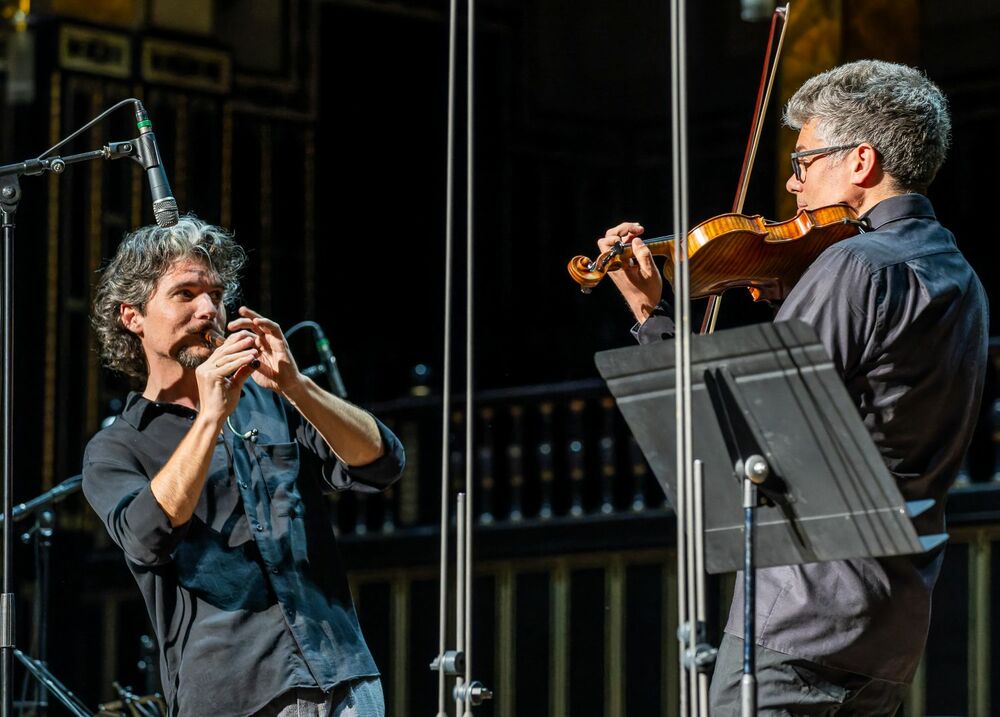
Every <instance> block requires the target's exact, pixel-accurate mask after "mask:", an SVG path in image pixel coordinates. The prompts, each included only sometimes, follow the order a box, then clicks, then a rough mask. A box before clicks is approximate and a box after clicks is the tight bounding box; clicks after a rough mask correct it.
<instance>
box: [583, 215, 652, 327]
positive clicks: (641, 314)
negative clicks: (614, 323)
mask: <svg viewBox="0 0 1000 717" xmlns="http://www.w3.org/2000/svg"><path fill="white" fill-rule="evenodd" d="M644 231H645V229H643V227H642V225H641V224H639V223H637V222H622V223H621V224H619V225H618V226H616V227H611V228H610V229H608V230H607V231H606V232H605V233H604V237H603V238H601V239H598V240H597V247H598V248H599V249H600V250H601V253H604V252H606V251H608V250H610V249H611V248H612V247H613V246H614V245H615V242H618V241H620V242H622V243H623V244H631V245H632V254H633V257H634V259H633V260H632V261H624V262H622V268H621V270H620V271H611V272H608V276H609V277H611V280H612V281H613V282H614V283H615V286H617V287H618V290H619V291H620V292H621V293H622V296H623V297H624V299H625V303H627V304H628V307H629V309H630V310H631V311H632V314H633V315H634V316H635V319H636V321H638V322H639V323H640V324H641V323H642V322H644V321H645V320H646V319H648V318H649V316H650V314H652V313H653V309H654V308H656V305H657V304H659V303H660V297H661V296H662V295H663V277H662V276H661V274H660V270H659V269H658V268H657V266H656V263H655V262H654V261H653V254H652V252H650V251H649V247H647V246H646V245H645V244H644V243H643V241H642V239H640V237H641V236H642V233H643V232H644Z"/></svg>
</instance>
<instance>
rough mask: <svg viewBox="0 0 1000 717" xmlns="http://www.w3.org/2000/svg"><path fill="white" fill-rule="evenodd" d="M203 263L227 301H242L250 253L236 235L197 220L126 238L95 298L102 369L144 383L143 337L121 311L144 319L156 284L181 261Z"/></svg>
mask: <svg viewBox="0 0 1000 717" xmlns="http://www.w3.org/2000/svg"><path fill="white" fill-rule="evenodd" d="M185 259H195V260H198V261H203V262H205V264H206V265H207V266H208V267H209V268H210V269H211V270H212V271H213V272H215V274H216V275H217V276H218V277H219V282H220V283H221V284H222V286H223V294H224V301H225V302H226V303H227V304H230V303H232V302H234V301H236V300H237V299H238V297H239V290H240V284H239V273H240V270H241V269H242V268H243V265H244V264H245V263H246V252H245V251H243V248H242V247H240V245H239V244H237V243H236V242H235V241H234V240H233V235H232V234H230V233H229V232H228V231H226V230H225V229H222V228H221V227H217V226H213V225H211V224H208V223H207V222H204V221H202V220H201V219H198V218H197V217H195V216H194V215H190V214H189V215H186V216H183V217H181V218H180V221H178V222H177V224H176V225H174V226H172V227H166V228H161V227H158V226H155V225H150V226H146V227H142V228H140V229H137V230H135V231H134V232H132V233H131V234H126V235H125V238H124V239H123V240H122V243H121V245H120V246H119V247H118V251H117V252H115V256H114V258H113V259H111V261H110V262H108V264H107V265H106V266H105V267H104V269H103V271H102V274H101V278H100V281H98V283H97V290H96V292H95V294H94V306H93V314H92V316H91V323H92V324H93V326H94V330H95V331H96V332H97V340H98V342H99V343H100V347H101V357H102V358H103V359H104V364H105V365H106V366H107V367H108V368H110V369H112V370H115V371H120V372H122V373H124V374H127V375H129V376H132V377H133V378H137V379H139V380H140V381H145V380H146V377H147V372H148V368H147V366H146V356H145V354H144V353H143V350H142V342H141V341H140V340H139V337H138V336H136V335H135V334H133V333H132V332H131V331H129V330H128V329H127V328H125V326H124V325H123V324H122V321H121V313H120V311H121V306H122V304H127V305H129V306H134V307H135V308H136V310H138V311H139V313H141V314H145V312H146V302H148V301H149V299H150V298H152V296H153V292H154V291H155V290H156V284H157V282H158V281H159V280H160V277H162V276H163V275H164V274H166V273H167V272H168V271H170V267H171V266H173V265H174V263H176V262H177V261H181V260H185Z"/></svg>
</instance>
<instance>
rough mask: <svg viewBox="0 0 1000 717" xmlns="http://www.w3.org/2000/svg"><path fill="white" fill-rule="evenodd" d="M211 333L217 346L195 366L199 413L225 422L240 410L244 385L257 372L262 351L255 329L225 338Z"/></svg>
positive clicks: (209, 337)
mask: <svg viewBox="0 0 1000 717" xmlns="http://www.w3.org/2000/svg"><path fill="white" fill-rule="evenodd" d="M210 333H212V335H211V336H206V339H207V340H208V341H209V342H210V344H211V345H212V346H215V347H216V349H215V351H213V352H212V355H211V356H209V357H208V359H207V360H206V361H205V362H204V363H202V364H201V365H200V366H198V368H197V369H195V377H196V379H197V381H198V401H199V413H200V414H202V415H204V416H208V417H210V418H212V419H215V420H217V421H221V420H222V419H224V418H226V417H227V416H229V415H230V414H231V413H232V412H233V411H234V410H236V404H237V403H239V400H240V388H241V387H242V386H243V383H244V382H245V381H246V380H247V378H249V377H250V374H251V373H252V372H253V369H252V365H253V363H254V362H255V361H257V357H258V356H259V355H260V350H259V349H258V348H257V346H256V343H257V340H256V337H255V336H254V334H253V333H252V332H249V331H240V332H239V333H234V334H231V335H230V336H228V337H226V338H225V339H221V337H220V336H219V335H218V334H215V333H214V332H210Z"/></svg>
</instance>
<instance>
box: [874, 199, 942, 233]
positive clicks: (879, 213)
mask: <svg viewBox="0 0 1000 717" xmlns="http://www.w3.org/2000/svg"><path fill="white" fill-rule="evenodd" d="M914 217H926V218H928V219H935V218H936V217H935V215H934V208H933V207H932V206H931V201H930V200H929V199H928V198H927V197H925V196H924V195H923V194H897V195H896V196H894V197H889V198H888V199H883V200H882V201H881V202H879V203H878V204H876V205H875V206H874V207H872V208H871V209H869V210H868V211H867V212H865V214H864V216H863V217H862V219H866V220H867V221H868V224H869V225H870V226H871V228H872V231H874V230H876V229H878V228H879V227H881V226H883V225H884V224H888V223H889V222H894V221H896V220H897V219H910V218H914Z"/></svg>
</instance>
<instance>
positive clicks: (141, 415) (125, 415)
mask: <svg viewBox="0 0 1000 717" xmlns="http://www.w3.org/2000/svg"><path fill="white" fill-rule="evenodd" d="M161 413H173V414H176V415H178V416H183V417H185V418H188V417H194V416H196V415H198V414H197V412H196V411H194V410H192V409H190V408H188V407H187V406H180V405H178V404H176V403H160V402H159V401H150V400H149V399H148V398H146V397H145V396H143V395H142V394H141V393H139V392H138V391H132V392H131V393H129V395H128V398H126V399H125V410H123V411H122V419H123V420H124V421H125V422H126V423H128V424H129V425H130V426H132V427H133V428H135V429H136V430H137V431H141V430H142V429H143V428H144V427H145V426H147V425H148V424H149V422H150V421H151V420H152V419H153V418H154V417H155V416H157V415H159V414H161Z"/></svg>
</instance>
